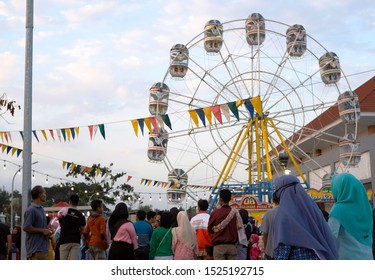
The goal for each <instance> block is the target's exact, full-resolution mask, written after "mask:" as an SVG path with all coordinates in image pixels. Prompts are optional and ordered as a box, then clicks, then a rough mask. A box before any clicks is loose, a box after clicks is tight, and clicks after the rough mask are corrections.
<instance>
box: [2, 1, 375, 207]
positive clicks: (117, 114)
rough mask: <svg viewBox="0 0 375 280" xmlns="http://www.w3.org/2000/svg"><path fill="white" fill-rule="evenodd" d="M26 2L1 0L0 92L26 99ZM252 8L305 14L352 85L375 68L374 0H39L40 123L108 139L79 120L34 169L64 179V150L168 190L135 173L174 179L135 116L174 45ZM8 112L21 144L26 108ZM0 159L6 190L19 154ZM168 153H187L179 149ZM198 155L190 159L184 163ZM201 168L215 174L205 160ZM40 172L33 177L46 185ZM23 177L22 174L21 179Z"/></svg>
mask: <svg viewBox="0 0 375 280" xmlns="http://www.w3.org/2000/svg"><path fill="white" fill-rule="evenodd" d="M25 2H26V1H19V0H15V1H0V61H1V62H2V63H1V64H2V65H1V67H0V93H3V92H5V93H7V95H8V97H9V98H10V99H13V100H16V101H17V102H18V103H19V104H20V105H21V106H22V107H23V94H24V89H23V83H24V54H25V50H24V45H25V14H26V7H25ZM255 12H257V13H261V14H262V15H263V16H264V18H266V19H269V20H274V21H277V22H282V23H285V24H288V25H293V24H296V23H298V24H302V25H303V26H304V27H305V29H306V30H307V33H308V34H309V35H310V36H312V37H313V38H315V39H316V40H317V41H319V43H321V44H322V45H323V46H324V47H325V48H326V49H328V50H331V51H334V52H335V53H337V55H338V56H339V58H340V62H341V66H342V68H343V70H344V71H345V74H346V75H347V76H348V81H349V83H350V85H351V87H352V88H354V89H355V88H356V87H358V86H359V85H361V84H363V83H364V82H366V81H367V80H368V79H369V78H371V77H372V76H374V74H375V70H374V69H375V65H374V59H373V54H374V53H375V43H374V40H373V38H375V7H374V5H373V2H372V1H361V2H358V1H354V0H353V1H349V0H347V1H329V0H320V1H305V0H303V1H298V2H296V1H248V0H247V1H245V0H236V1H200V0H191V1H189V0H187V1H183V2H182V1H177V0H172V1H161V0H160V1H120V0H96V1H84V0H48V1H47V0H40V1H34V44H33V55H34V57H33V58H34V64H33V129H35V130H42V129H55V128H64V127H76V126H80V127H85V126H88V125H92V124H101V123H105V124H106V139H105V140H104V139H103V138H102V137H101V136H100V135H99V133H98V134H97V135H96V137H95V139H94V140H92V141H91V140H90V139H89V134H88V132H87V130H85V129H82V130H81V132H80V136H79V138H78V139H76V140H74V141H71V142H65V143H64V142H59V141H56V142H53V141H51V140H48V141H45V140H44V139H41V140H40V142H39V143H38V142H36V141H34V142H33V152H34V155H33V161H36V160H37V161H39V163H38V164H37V165H35V167H33V169H35V170H36V171H38V172H40V173H41V174H49V175H50V177H49V184H50V185H51V184H54V183H58V182H59V181H60V180H59V178H62V179H63V180H64V179H65V173H66V171H64V170H63V168H62V167H61V162H62V161H63V160H65V161H69V162H75V163H79V164H82V165H86V166H91V165H92V164H93V163H99V162H100V163H101V164H102V165H109V164H110V163H111V162H113V163H114V170H115V171H125V172H127V173H128V174H129V175H131V176H133V177H134V178H137V181H135V180H134V181H130V183H131V184H133V185H134V186H135V187H136V190H138V191H140V192H145V193H158V192H164V191H165V190H163V189H161V188H153V187H144V186H140V185H139V184H138V183H136V182H138V181H139V178H149V179H153V180H158V181H167V175H168V171H167V169H166V168H165V166H164V165H163V164H152V163H150V162H148V158H147V145H148V144H147V140H148V139H147V137H146V136H145V137H142V136H138V137H135V135H134V132H133V129H132V127H131V124H130V122H129V120H131V119H137V118H143V117H147V116H149V112H148V96H149V94H148V90H149V88H150V86H151V85H152V84H154V83H156V82H159V81H161V80H162V79H163V77H164V75H165V74H166V71H167V68H168V64H169V49H170V48H171V46H172V45H174V44H176V43H183V44H186V43H188V42H189V41H190V40H191V39H193V38H194V37H195V36H198V35H199V34H200V33H201V32H202V31H203V27H204V24H205V23H206V22H207V21H208V20H210V19H218V20H220V21H221V22H227V21H231V20H238V19H246V18H247V17H248V16H249V15H250V14H251V13H255ZM224 32H225V31H224ZM224 34H225V33H224ZM179 109H180V110H187V109H188V108H184V107H183V106H181V107H179ZM176 110H177V109H176ZM4 118H5V119H6V120H4V119H0V131H11V132H12V142H9V143H3V144H7V145H11V146H14V147H20V148H22V142H21V139H20V137H19V135H18V134H17V133H16V132H17V131H20V130H22V128H23V112H22V110H21V111H17V112H16V116H15V117H14V118H12V117H10V116H9V115H5V116H4ZM172 148H173V147H171V149H172ZM185 159H186V161H188V157H186V158H185ZM1 160H6V161H9V162H11V163H14V164H15V165H13V164H11V163H8V167H7V169H6V170H3V169H2V168H0V178H1V181H2V182H1V184H3V185H4V186H5V188H6V189H8V190H9V189H10V184H11V183H10V182H11V179H12V177H13V174H14V172H15V171H16V170H17V165H22V159H21V158H17V157H15V156H10V155H6V154H4V153H3V154H0V162H1ZM171 160H172V164H178V163H179V162H178V161H179V160H180V161H183V160H181V159H178V156H176V157H175V158H172V159H171ZM184 161H185V160H184ZM193 164H194V162H193V163H191V164H190V165H189V163H187V162H184V164H183V165H184V167H183V168H186V169H189V166H191V165H193ZM200 171H201V172H202V170H200ZM197 172H198V171H197ZM203 172H205V173H206V177H210V176H211V175H212V171H210V170H208V169H206V170H204V171H203ZM41 174H40V175H39V176H37V177H38V178H37V179H36V181H35V183H41V184H44V185H45V178H46V176H45V175H41ZM189 176H190V175H189ZM191 178H194V172H192V174H191ZM37 180H39V181H38V182H37ZM196 182H198V183H199V184H204V183H207V184H211V181H207V182H203V181H201V180H200V181H198V180H197V181H196ZM33 183H34V181H33ZM20 185H21V179H20V178H18V179H17V180H16V189H20ZM146 197H149V195H146ZM157 199H158V196H155V197H154V200H157ZM145 204H148V201H145Z"/></svg>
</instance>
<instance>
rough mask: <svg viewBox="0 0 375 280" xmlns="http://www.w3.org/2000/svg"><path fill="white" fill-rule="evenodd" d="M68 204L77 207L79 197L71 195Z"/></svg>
mask: <svg viewBox="0 0 375 280" xmlns="http://www.w3.org/2000/svg"><path fill="white" fill-rule="evenodd" d="M69 202H70V204H71V205H72V206H77V205H78V202H79V196H78V194H72V195H71V196H70V197H69Z"/></svg>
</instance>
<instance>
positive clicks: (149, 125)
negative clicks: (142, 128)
mask: <svg viewBox="0 0 375 280" xmlns="http://www.w3.org/2000/svg"><path fill="white" fill-rule="evenodd" d="M143 120H144V122H145V124H146V126H147V129H148V132H149V133H151V132H152V127H151V122H150V118H144V119H143Z"/></svg>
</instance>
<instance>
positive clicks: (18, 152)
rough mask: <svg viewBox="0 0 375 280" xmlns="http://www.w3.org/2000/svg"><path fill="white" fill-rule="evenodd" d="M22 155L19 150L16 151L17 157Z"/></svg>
mask: <svg viewBox="0 0 375 280" xmlns="http://www.w3.org/2000/svg"><path fill="white" fill-rule="evenodd" d="M21 153H22V150H21V149H17V157H18V156H19V155H20V154H21Z"/></svg>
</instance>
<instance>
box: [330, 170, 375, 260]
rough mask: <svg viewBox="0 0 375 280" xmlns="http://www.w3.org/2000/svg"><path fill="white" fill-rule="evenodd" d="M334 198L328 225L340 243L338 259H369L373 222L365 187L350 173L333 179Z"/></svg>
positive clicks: (337, 175) (371, 257) (370, 256)
mask: <svg viewBox="0 0 375 280" xmlns="http://www.w3.org/2000/svg"><path fill="white" fill-rule="evenodd" d="M331 191H332V195H333V197H334V198H335V201H336V202H335V204H334V205H333V207H332V209H331V212H330V215H329V219H328V224H329V226H330V228H331V230H332V232H333V235H334V236H335V238H336V239H337V240H338V243H339V259H340V260H371V259H373V255H372V233H373V220H372V210H371V205H370V202H369V200H368V197H367V193H366V190H365V187H364V186H363V184H362V183H361V181H359V180H358V179H357V178H356V177H355V176H353V175H352V174H350V173H340V174H336V175H334V176H333V177H332V181H331Z"/></svg>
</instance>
